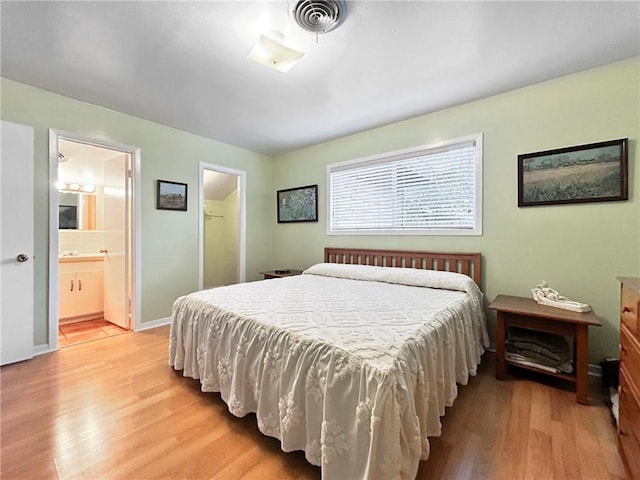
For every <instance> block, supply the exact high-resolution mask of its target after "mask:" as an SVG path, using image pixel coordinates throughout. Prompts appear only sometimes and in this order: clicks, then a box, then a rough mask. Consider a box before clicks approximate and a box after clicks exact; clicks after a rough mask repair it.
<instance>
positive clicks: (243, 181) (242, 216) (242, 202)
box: [198, 162, 247, 290]
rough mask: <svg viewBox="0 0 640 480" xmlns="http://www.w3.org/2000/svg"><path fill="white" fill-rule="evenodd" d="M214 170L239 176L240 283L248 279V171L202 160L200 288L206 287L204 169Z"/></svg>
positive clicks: (199, 224) (200, 185)
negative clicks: (203, 213) (203, 212)
mask: <svg viewBox="0 0 640 480" xmlns="http://www.w3.org/2000/svg"><path fill="white" fill-rule="evenodd" d="M205 170H213V171H214V172H219V173H226V174H228V175H235V176H236V177H238V189H239V191H240V192H239V195H238V216H239V218H238V225H239V227H238V230H239V231H238V272H237V278H238V283H242V282H245V281H246V270H247V269H246V261H247V259H246V244H247V242H246V231H247V228H246V227H247V214H246V205H247V188H246V186H247V172H243V171H242V170H236V169H234V168H228V167H222V166H220V165H213V164H210V163H205V162H200V168H199V186H198V188H199V190H198V192H199V196H200V198H199V205H198V208H199V210H198V212H199V213H198V216H199V220H198V289H199V290H202V289H203V288H204V218H203V215H202V211H203V210H204V200H205V199H204V171H205Z"/></svg>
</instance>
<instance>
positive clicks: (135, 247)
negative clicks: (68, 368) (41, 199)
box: [49, 128, 142, 351]
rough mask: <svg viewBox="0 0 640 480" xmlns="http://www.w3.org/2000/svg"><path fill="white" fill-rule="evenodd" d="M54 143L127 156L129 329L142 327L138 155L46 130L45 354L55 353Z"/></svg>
mask: <svg viewBox="0 0 640 480" xmlns="http://www.w3.org/2000/svg"><path fill="white" fill-rule="evenodd" d="M58 140H69V141H71V142H76V143H84V144H87V145H92V146H95V147H101V148H106V149H109V150H115V151H118V152H122V153H128V154H130V155H131V192H130V195H131V202H130V204H129V209H130V210H129V212H128V214H129V215H130V218H131V228H130V233H129V234H130V235H131V237H132V238H131V245H132V251H131V252H129V255H130V260H129V262H130V265H131V273H130V276H131V282H132V285H131V292H132V298H131V303H132V305H131V316H132V320H131V329H132V330H133V331H136V330H139V329H141V327H142V323H141V322H142V315H141V312H142V302H141V285H142V283H141V278H142V275H141V265H142V259H141V255H140V252H141V245H142V241H141V240H142V239H141V236H142V235H141V232H142V228H141V225H142V222H141V219H142V205H141V203H142V202H141V201H140V200H141V198H142V196H141V192H140V189H141V185H140V163H141V152H140V148H138V147H131V146H128V145H122V144H117V143H113V142H109V141H107V140H102V139H96V138H91V137H85V136H83V135H80V134H77V133H73V132H66V131H62V130H55V129H52V128H50V129H49V351H53V350H57V349H58V325H59V321H60V319H59V318H58V254H59V252H58V188H57V184H58Z"/></svg>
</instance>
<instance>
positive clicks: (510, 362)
mask: <svg viewBox="0 0 640 480" xmlns="http://www.w3.org/2000/svg"><path fill="white" fill-rule="evenodd" d="M504 363H505V364H506V365H507V366H513V367H518V368H523V369H525V370H529V371H531V372H537V373H543V374H545V375H549V376H550V377H554V378H559V379H562V380H566V381H567V382H571V383H577V382H578V378H577V377H576V375H575V374H571V373H558V372H551V371H549V370H545V369H544V368H537V367H534V366H533V365H525V364H524V363H518V362H514V361H513V360H507V359H506V358H505V360H504Z"/></svg>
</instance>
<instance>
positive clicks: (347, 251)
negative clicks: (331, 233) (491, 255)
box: [324, 247, 482, 286]
mask: <svg viewBox="0 0 640 480" xmlns="http://www.w3.org/2000/svg"><path fill="white" fill-rule="evenodd" d="M324 261H325V263H345V264H353V265H374V266H378V267H405V268H421V269H425V270H438V271H443V272H455V273H462V274H464V275H468V276H469V277H471V278H472V279H473V281H474V282H476V284H477V285H478V286H480V282H481V278H482V276H481V267H480V263H481V255H480V254H479V253H438V252H409V251H404V250H369V249H362V248H337V247H326V248H325V249H324Z"/></svg>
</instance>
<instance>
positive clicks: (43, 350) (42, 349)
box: [33, 343, 56, 357]
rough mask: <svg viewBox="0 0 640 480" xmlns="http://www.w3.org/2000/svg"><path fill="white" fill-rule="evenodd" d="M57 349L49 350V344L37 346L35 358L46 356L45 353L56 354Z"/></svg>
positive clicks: (34, 349)
mask: <svg viewBox="0 0 640 480" xmlns="http://www.w3.org/2000/svg"><path fill="white" fill-rule="evenodd" d="M55 351H56V349H55V348H49V344H48V343H43V344H42V345H36V346H35V347H33V356H34V357H37V356H38V355H44V354H45V353H51V352H55Z"/></svg>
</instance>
